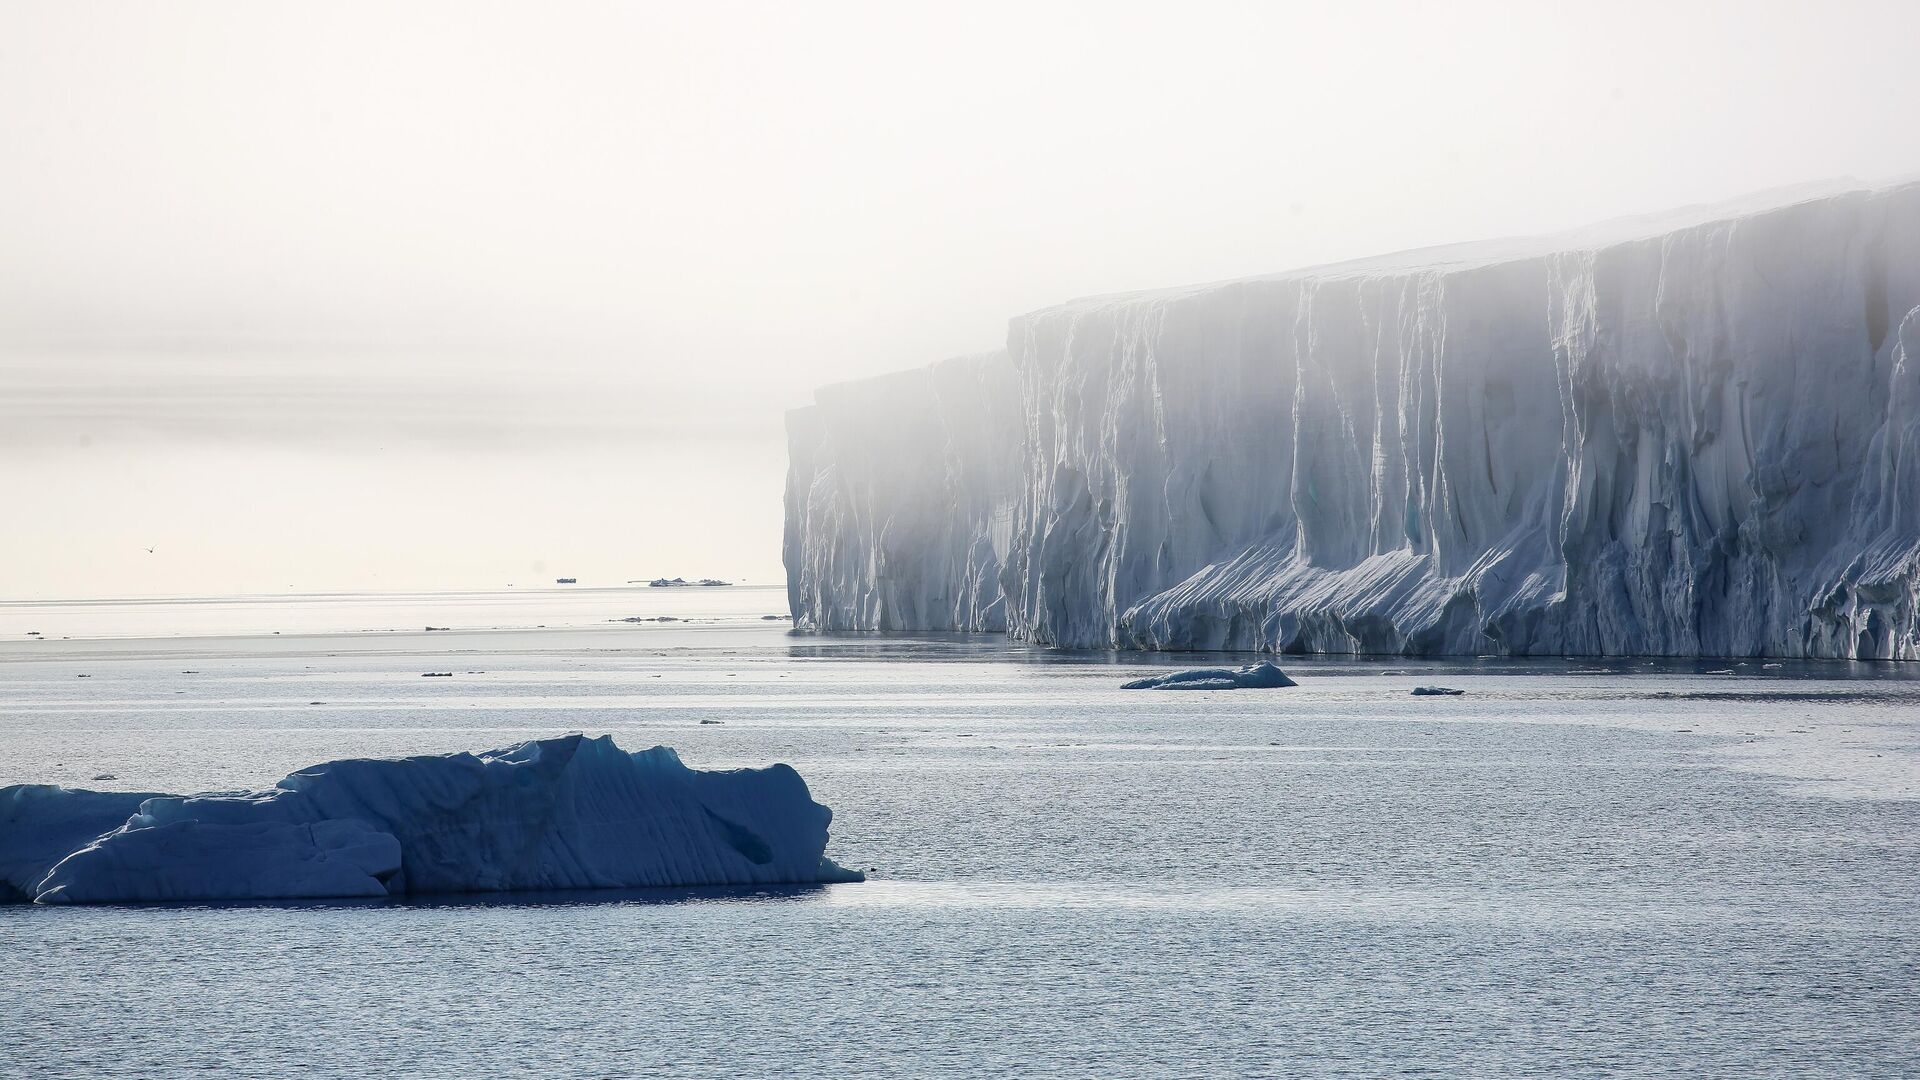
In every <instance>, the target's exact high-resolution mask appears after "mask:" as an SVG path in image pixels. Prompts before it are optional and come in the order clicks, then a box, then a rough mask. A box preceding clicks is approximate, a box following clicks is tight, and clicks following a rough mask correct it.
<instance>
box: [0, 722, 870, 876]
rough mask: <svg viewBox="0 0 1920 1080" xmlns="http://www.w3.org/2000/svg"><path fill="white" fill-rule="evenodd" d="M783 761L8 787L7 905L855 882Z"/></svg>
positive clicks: (653, 755) (563, 757)
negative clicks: (173, 787)
mask: <svg viewBox="0 0 1920 1080" xmlns="http://www.w3.org/2000/svg"><path fill="white" fill-rule="evenodd" d="M831 819H832V813H831V811H829V810H828V809H827V808H826V807H824V806H821V805H820V804H818V803H816V802H814V801H813V799H812V798H811V796H810V795H809V794H808V792H807V786H806V783H805V781H803V780H801V778H800V775H799V774H798V773H796V772H794V771H793V770H792V769H791V768H789V767H787V766H785V765H775V766H772V767H771V768H765V769H737V770H732V771H727V772H708V771H701V770H695V769H690V768H688V767H687V766H685V765H684V764H682V763H681V761H680V759H679V757H678V756H677V755H676V754H674V752H673V751H672V750H669V749H667V748H666V747H654V748H653V749H651V750H645V751H641V752H640V753H635V754H629V753H627V752H625V751H623V750H621V749H620V748H619V747H617V746H615V745H614V743H613V740H612V739H611V738H605V737H603V738H598V739H589V738H586V737H584V736H581V735H568V736H565V737H563V738H556V739H543V740H538V741H535V742H527V743H522V744H520V745H519V746H515V747H511V748H508V749H504V750H494V751H488V752H485V753H481V754H450V755H444V756H423V757H411V758H402V759H397V760H363V759H350V760H344V761H334V762H328V763H326V764H323V765H316V766H313V767H312V768H309V769H302V770H301V771H299V772H296V773H294V774H292V775H290V776H288V777H287V778H286V779H284V780H281V781H280V782H279V783H278V784H277V785H276V786H275V787H274V788H272V789H271V790H267V791H242V792H218V793H210V794H203V795H188V796H179V795H154V794H120V793H114V792H98V791H78V790H69V789H66V788H59V787H50V786H45V785H25V786H16V787H10V788H4V789H0V875H4V882H5V888H4V890H0V898H5V899H13V900H32V901H37V902H39V903H81V904H86V903H130V902H148V901H175V900H284V899H320V898H382V897H391V896H404V895H408V894H417V893H471V892H496V891H499V892H506V891H529V890H557V889H592V888H636V887H686V886H701V885H749V884H799V883H814V882H829V881H857V880H860V875H859V874H858V873H857V872H854V871H849V870H845V869H843V868H841V867H839V866H838V865H836V864H835V863H834V862H833V861H832V860H831V859H828V858H827V857H826V855H825V849H826V843H827V825H828V823H829V821H830V820H831Z"/></svg>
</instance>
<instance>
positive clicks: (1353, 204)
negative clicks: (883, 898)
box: [0, 0, 1920, 597]
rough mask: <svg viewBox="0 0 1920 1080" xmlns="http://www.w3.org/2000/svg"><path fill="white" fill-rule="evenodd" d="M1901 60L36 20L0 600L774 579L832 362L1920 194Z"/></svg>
mask: <svg viewBox="0 0 1920 1080" xmlns="http://www.w3.org/2000/svg"><path fill="white" fill-rule="evenodd" d="M1916 41H1920V5H1915V4H1912V3H1904V2H1884V3H1883V2H1858V3H1807V4H1766V3H1742V4H1734V3H1725V4H1714V3H1697V4H1688V3H1608V4H1590V5H1583V6H1582V8H1581V9H1579V10H1574V9H1572V8H1571V7H1570V6H1569V5H1561V4H1539V3H1513V4H1489V3H1449V4H1424V5H1416V4H1358V3H1337V4H1336V3H1326V4H1284V3H1260V4H1209V3H1192V2H1187V3H1179V4H1174V3H1166V4H1151V5H1149V4H1118V3H1080V4H1046V3H1019V4H991V3H975V4H967V5H938V6H935V5H919V4H904V3H875V4H832V3H822V4H812V5H795V4H771V3H769V4H734V3H693V4H676V5H673V6H664V5H653V4H645V3H579V2H565V0H560V2H539V3H535V2H531V0H529V2H521V3H492V4H481V3H472V2H450V3H438V2H426V0H416V2H410V3H356V2H330V3H325V4H312V3H291V2H279V0H232V2H196V0H172V2H169V3H165V4H154V3H147V2H140V3H113V2H89V3H71V2H45V3H28V2H19V0H0V505H4V506H6V507H7V510H8V515H7V516H8V521H9V527H8V528H7V529H5V530H3V531H0V567H4V568H5V570H4V571H3V572H0V573H3V574H4V576H0V596H4V597H17V596H79V595H124V594H133V593H188V592H191V593H206V592H234V591H265V590H276V591H278V590H285V589H286V588H288V587H289V586H291V587H294V588H298V589H303V590H305V589H330V588H392V587H458V586H491V585H499V584H504V583H506V582H508V581H527V580H539V579H540V578H541V577H542V576H544V577H549V578H550V577H552V576H554V575H555V574H560V573H571V574H576V575H578V576H580V577H582V578H583V579H588V580H625V579H627V578H631V577H640V576H651V575H653V574H656V573H667V574H686V575H689V576H693V575H706V574H715V575H721V576H734V577H740V576H745V577H749V578H758V579H761V580H771V579H773V578H775V577H777V575H778V573H779V515H780V506H779V493H780V487H781V476H782V472H783V470H784V467H785V459H784V448H783V447H782V445H781V443H780V441H779V424H780V413H781V411H782V410H783V409H785V408H787V407H790V406H793V405H797V404H803V403H804V402H805V401H806V400H807V396H808V393H809V391H810V390H811V389H812V388H813V387H814V386H816V385H819V384H822V383H826V382H832V381H837V380H841V379H845V378H850V377H855V376H859V375H863V374H870V373H876V372H880V371H886V370H891V369H894V368H899V367H905V366H909V365H914V364H919V363H924V362H927V361H930V360H933V359H937V358H939V357H942V356H947V355H951V354H956V353H961V352H972V351H977V350H979V349H982V348H987V347H992V346H994V345H996V344H998V343H999V342H1000V341H1001V340H1002V338H1003V336H1004V330H1005V321H1006V319H1007V318H1008V317H1009V316H1010V315H1013V314H1016V313H1018V312H1020V311H1024V310H1029V309H1032V308H1035V307H1040V306H1044V305H1047V304H1050V303H1054V302H1057V301H1060V300H1064V299H1067V298H1069V297H1072V296H1076V295H1085V294H1089V293H1101V292H1112V291H1118V290H1126V289H1135V288H1148V287H1155V286H1163V285H1174V284H1180V283H1183V282H1191V281H1204V280H1214V279H1220V278H1227V277H1234V276H1239V275H1244V274H1254V273H1264V272H1270V271H1275V270H1281V269H1285V268H1287V267H1290V266H1296V265H1301V264H1307V263H1315V262H1324V261H1331V260H1335V259H1342V258H1349V257H1354V256H1360V255H1366V254H1371V253H1374V252H1379V251H1387V250H1394V249H1400V248H1407V247H1414V246H1420V245H1426V244H1433V243H1443V242H1449V241H1456V240H1466V239H1476V238H1482V237H1490V236H1499V235H1509V234H1517V233H1531V232H1542V231H1551V230H1557V229H1562V228H1566V227H1570V226H1576V225H1580V224H1583V223H1586V222H1590V221H1594V220H1598V219H1602V218H1607V217H1612V216H1617V215H1621V214H1628V213H1638V212H1645V211H1653V210H1661V209H1665V208H1668V207H1672V206H1676V205H1679V204H1684V203H1691V202H1700V201H1712V200H1717V199H1722V198H1725V197H1728V196H1733V195H1737V194H1740V193H1743V192H1746V191H1750V190H1754V189H1758V188H1766V187H1772V186H1776V185H1780V184H1788V183H1795V182H1799V181H1804V180H1810V179H1814V178H1819V177H1827V176H1835V175H1842V174H1851V175H1855V176H1859V177H1862V178H1864V179H1867V180H1881V179H1887V178H1891V177H1895V176H1901V175H1908V174H1913V173H1920V137H1916V136H1915V135H1914V133H1913V129H1914V117H1916V116H1920V65H1917V64H1915V63H1914V54H1913V47H1914V42H1916ZM148 547H152V548H154V549H155V550H154V551H153V552H152V553H151V554H150V553H148V552H147V551H146V550H145V549H146V548H148Z"/></svg>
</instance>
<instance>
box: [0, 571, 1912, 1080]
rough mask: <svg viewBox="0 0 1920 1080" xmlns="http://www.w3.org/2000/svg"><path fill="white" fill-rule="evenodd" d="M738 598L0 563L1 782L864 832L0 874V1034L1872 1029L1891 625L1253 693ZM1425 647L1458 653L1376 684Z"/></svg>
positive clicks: (1078, 1055) (1431, 1033)
mask: <svg viewBox="0 0 1920 1080" xmlns="http://www.w3.org/2000/svg"><path fill="white" fill-rule="evenodd" d="M784 610H785V603H784V595H783V594H782V593H781V592H780V591H778V590H774V589H742V588H734V589H702V590H650V589H646V588H635V589H610V590H556V589H549V590H529V591H527V592H525V593H519V592H515V593H496V594H474V595H464V596H439V597H437V596H432V595H420V596H409V597H393V596H377V595H368V596H360V597H293V598H270V599H260V598H243V599H234V598H229V599H224V600H220V599H207V600H196V599H180V600H170V601H139V602H91V603H85V604H57V603H37V604H0V785H4V784H10V783H20V782H49V781H51V782H59V783H66V784H70V785H76V786H92V787H103V788H121V789H149V790H155V789H157V790H201V789H215V788H234V787H242V786H255V785H265V784H270V783H271V782H273V781H274V780H276V779H278V778H279V777H280V776H282V775H283V774H285V773H287V772H289V771H291V770H292V769H295V768H298V767H300V766H303V765H308V764H312V763H314V762H318V761H323V760H327V759H329V758H335V757H341V756H348V755H396V754H409V753H427V752H446V751H455V750H469V749H480V748H484V747H492V746H500V745H505V744H510V743H512V742H515V741H518V740H521V739H526V738H533V737H537V736H546V735H553V734H558V733H562V732H566V731H574V730H577V731H586V732H590V733H594V734H602V733H610V734H613V735H614V736H616V738H617V739H618V741H619V742H620V743H621V745H623V746H625V747H627V748H629V749H640V748H643V747H646V746H651V745H655V744H667V745H671V746H675V747H677V748H679V750H680V751H681V753H682V754H683V756H684V757H685V758H686V760H687V761H688V763H689V764H692V765H695V766H700V767H732V766H740V765H757V764H765V763H767V762H771V761H785V762H788V763H791V764H792V765H794V766H795V767H796V768H798V769H799V770H800V772H801V773H802V775H804V776H805V777H806V779H807V780H808V782H809V784H810V785H811V786H812V789H813V791H814V794H815V797H816V798H818V799H819V800H820V801H822V802H825V803H827V804H828V805H830V806H832V807H833V809H834V813H835V820H834V826H833V834H834V835H833V841H832V843H831V844H830V846H829V852H830V853H831V854H832V855H834V856H835V857H836V858H837V859H839V860H840V861H841V862H842V863H844V864H846V865H850V866H859V867H863V868H868V867H870V868H872V874H871V877H872V880H871V881H869V882H867V883H866V884H861V885H846V886H831V887H826V888H811V889H791V890H758V891H753V890H749V891H731V892H726V891H719V892H716V891H693V892H684V893H623V894H614V895H605V894H572V895H563V896H544V895H543V896H519V897H505V898H494V899H488V900H480V899H474V898H444V899H439V900H433V901H427V902H417V903H406V904H370V905H280V906H223V905H184V906H168V907H148V908H137V907H110V908H80V909H67V908H40V907H32V906H12V907H0V979H4V983H5V985H6V986H7V988H8V991H7V993H6V994H4V995H0V1075H23V1076H24V1075H49V1076H128V1077H133V1076H141V1077H145V1076H179V1075H187V1074H220V1073H227V1074H233V1075H247V1076H257V1075H268V1074H281V1073H292V1072H299V1073H302V1074H307V1075H320V1076H364V1075H409V1076H429V1077H456V1076H460V1077H464V1076H481V1075H487V1076H494V1075H525V1076H561V1077H576V1076H577V1077H602V1076H675V1077H742V1076H848V1077H867V1076H871V1077H882V1076H916V1075H939V1076H1022V1077H1024V1076H1036V1075H1068V1076H1103V1077H1110V1076H1147V1077H1183V1076H1195V1077H1199V1076H1313V1075H1420V1076H1521V1075H1664V1076H1700V1075H1721V1076H1762V1075H1783V1076H1806V1075H1834V1076H1902V1075H1912V1074H1915V1073H1916V1072H1920V990H1916V979H1917V978H1920V944H1917V943H1916V938H1917V937H1920V933H1917V932H1920V670H1916V669H1915V666H1903V665H1893V664H1796V663H1775V662H1762V661H1747V662H1744V663H1732V662H1706V663H1693V662H1685V663H1673V662H1648V661H1615V662H1594V661H1557V660H1556V661H1530V662H1515V661H1491V660H1488V661H1452V662H1412V661H1404V660H1384V659H1357V660H1309V659H1296V658H1288V659H1287V660H1286V661H1285V663H1284V666H1285V667H1286V668H1287V669H1288V671H1289V672H1290V673H1292V674H1293V675H1294V677H1295V678H1296V679H1298V680H1299V683H1300V685H1299V686H1298V687H1297V688H1294V689H1287V690H1272V691H1236V692H1211V693H1154V692H1125V691H1121V690H1119V689H1118V686H1119V684H1120V683H1121V682H1122V681H1124V680H1125V679H1126V678H1128V677H1131V676H1134V675H1137V674H1142V673H1147V672H1150V671H1153V670H1164V669H1165V668H1167V667H1170V666H1186V665H1190V664H1193V663H1196V662H1199V661H1202V660H1209V659H1211V660H1223V659H1231V660H1235V661H1240V660H1244V659H1245V658H1237V657H1236V658H1224V657H1193V656H1187V657H1167V656H1160V657H1149V656H1139V655H1113V654H1105V653H1070V652H1056V651H1048V650H1038V649H1029V648H1026V647H1022V646H1019V645H1017V644H1013V643H1009V642H1007V641H1005V640H1003V639H999V638H994V637H961V636H911V637H876V636H860V635H834V636H823V635H804V634H793V633H791V632H790V631H789V630H788V629H787V626H786V624H785V622H784V621H770V620H764V619H762V618H761V616H763V615H767V614H780V613H783V612H784ZM662 615H665V616H668V617H669V618H671V619H673V620H675V621H671V622H653V621H649V622H644V623H626V622H613V621H609V620H613V619H622V618H628V617H634V618H647V619H650V620H651V619H656V618H658V617H659V616H662ZM429 625H431V626H446V627H449V629H447V630H443V631H441V630H436V631H431V632H429V631H426V630H425V629H424V628H425V627H426V626H429ZM29 630H35V631H39V634H38V636H32V637H30V636H28V635H27V632H28V631H29ZM275 631H278V633H277V634H276V633H275ZM425 671H452V672H453V673H454V674H453V676H452V677H451V678H432V679H423V678H421V673H422V672H425ZM1431 683H1440V684H1444V685H1448V686H1453V687H1458V688H1460V689H1464V690H1466V691H1467V694H1466V695H1464V696H1462V697H1456V698H1416V697H1411V696H1409V694H1408V691H1409V690H1410V689H1411V688H1412V687H1414V686H1416V685H1423V684H1431ZM703 720H712V721H719V723H713V724H703V723H702V721H703ZM103 775H110V776H112V777H113V778H114V779H112V780H95V779H93V778H94V777H97V776H103Z"/></svg>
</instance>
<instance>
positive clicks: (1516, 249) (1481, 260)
mask: <svg viewBox="0 0 1920 1080" xmlns="http://www.w3.org/2000/svg"><path fill="white" fill-rule="evenodd" d="M1909 186H1920V177H1905V178H1902V179H1900V180H1896V181H1892V182H1888V183H1882V184H1867V183H1864V182H1862V181H1860V180H1857V179H1854V178H1852V177H1836V178H1833V179H1828V180H1815V181H1809V182H1807V183H1803V184H1790V185H1786V186H1783V187H1776V188H1768V189H1766V190H1764V191H1756V192H1753V193H1751V194H1747V195H1741V196H1738V197H1736V198H1732V199H1727V200H1724V201H1720V202H1712V203H1698V204H1695V205H1692V206H1683V207H1679V208H1677V209H1672V210H1662V211H1658V212H1655V213H1649V214H1636V215H1631V216H1628V217H1618V218H1611V219H1609V220H1606V221H1602V222H1597V223H1595V224H1592V225H1584V226H1581V227H1579V228H1575V229H1568V230H1565V231H1563V232H1555V233H1544V234H1541V235H1538V236H1508V237H1499V238H1495V239H1489V240H1471V241H1464V242H1461V243H1456V244H1441V245H1438V246H1435V247H1424V248H1409V249H1407V250H1404V251H1394V252H1388V253H1385V254H1380V255H1367V256H1362V257H1360V258H1356V259H1347V260H1343V261H1340V262H1331V263H1316V264H1313V265H1310V266H1302V267H1296V268H1294V269H1291V270H1282V271H1278V272H1276V273H1271V274H1254V275H1250V276H1247V277H1238V278H1226V279H1222V280H1219V281H1207V282H1199V283H1196V284H1191V285H1175V286H1170V287H1166V288H1158V289H1139V290H1134V291H1129V292H1116V293H1100V294H1096V295H1092V296H1083V297H1076V298H1074V299H1072V300H1068V301H1066V302H1065V303H1061V304H1054V305H1050V306H1048V307H1043V308H1039V309H1037V310H1036V313H1038V312H1048V311H1067V310H1073V309H1075V308H1080V307H1095V306H1101V305H1105V304H1109V303H1113V302H1116V301H1125V300H1138V299H1144V298H1149V297H1173V296H1182V295H1186V294H1189V293H1196V292H1204V291H1207V290H1209V289H1215V288H1219V287H1222V286H1226V285H1239V284H1245V283H1249V282H1273V281H1297V280H1311V279H1323V280H1330V279H1341V278H1365V277H1373V276H1378V275H1398V274H1406V273H1413V272H1421V271H1460V270H1471V269H1475V268H1478V267H1484V266H1493V265H1496V264H1499V263H1504V262H1515V261H1518V260H1522V259H1534V258H1541V257H1544V256H1547V255H1556V254H1562V253H1566V252H1577V251H1598V250H1602V249H1604V248H1609V247H1613V246H1615V245H1618V244H1628V243H1633V242H1634V241H1638V240H1647V239H1651V238H1653V237H1656V236H1663V235H1666V234H1668V233H1675V232H1681V231H1684V230H1687V229H1693V228H1699V227H1701V226H1706V225H1714V224H1718V223H1721V222H1728V221H1737V220H1740V219H1742V218H1751V217H1757V216H1760V215H1763V214H1767V213H1771V212H1773V211H1776V210H1784V209H1786V208H1788V207H1791V206H1800V205H1804V204H1806V203H1813V202H1823V201H1826V200H1830V199H1837V198H1841V197H1844V196H1848V195H1866V194H1876V193H1882V192H1890V191H1896V190H1899V189H1901V188H1905V187H1909Z"/></svg>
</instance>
